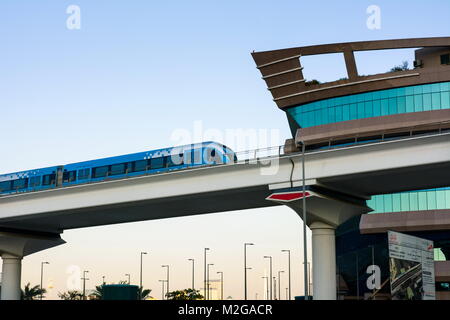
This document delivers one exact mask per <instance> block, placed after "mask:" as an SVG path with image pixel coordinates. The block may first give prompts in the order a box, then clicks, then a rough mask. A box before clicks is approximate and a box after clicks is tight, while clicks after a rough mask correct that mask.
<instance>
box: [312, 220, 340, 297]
mask: <svg viewBox="0 0 450 320" xmlns="http://www.w3.org/2000/svg"><path fill="white" fill-rule="evenodd" d="M309 227H310V229H311V232H312V260H313V261H312V267H313V272H312V273H313V293H314V300H336V245H335V238H336V237H335V227H333V226H331V225H329V224H326V223H323V222H313V223H312V224H311V225H310V226H309Z"/></svg>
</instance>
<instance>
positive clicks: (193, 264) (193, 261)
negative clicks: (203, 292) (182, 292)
mask: <svg viewBox="0 0 450 320" xmlns="http://www.w3.org/2000/svg"><path fill="white" fill-rule="evenodd" d="M188 260H189V261H192V290H195V287H194V275H195V272H194V268H195V260H194V259H188Z"/></svg>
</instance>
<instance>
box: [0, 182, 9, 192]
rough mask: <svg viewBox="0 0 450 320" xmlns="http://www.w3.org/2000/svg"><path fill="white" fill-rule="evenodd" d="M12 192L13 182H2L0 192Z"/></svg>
mask: <svg viewBox="0 0 450 320" xmlns="http://www.w3.org/2000/svg"><path fill="white" fill-rule="evenodd" d="M10 190H11V181H3V182H0V192H4V191H10Z"/></svg>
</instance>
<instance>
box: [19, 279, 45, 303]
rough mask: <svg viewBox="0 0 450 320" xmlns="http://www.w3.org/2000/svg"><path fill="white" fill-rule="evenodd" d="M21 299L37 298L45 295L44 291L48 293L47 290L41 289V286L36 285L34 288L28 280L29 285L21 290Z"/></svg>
mask: <svg viewBox="0 0 450 320" xmlns="http://www.w3.org/2000/svg"><path fill="white" fill-rule="evenodd" d="M21 291H22V292H21V297H20V298H21V300H36V298H37V297H40V296H41V294H42V295H44V293H47V290H45V289H41V288H40V286H38V285H36V286H34V287H32V288H30V283H29V282H28V283H27V285H26V286H25V288H24V289H23V290H21Z"/></svg>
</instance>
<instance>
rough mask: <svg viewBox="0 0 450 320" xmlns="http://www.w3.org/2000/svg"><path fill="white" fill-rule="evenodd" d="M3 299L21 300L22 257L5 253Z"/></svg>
mask: <svg viewBox="0 0 450 320" xmlns="http://www.w3.org/2000/svg"><path fill="white" fill-rule="evenodd" d="M2 260H3V268H2V293H1V300H20V292H21V291H20V277H21V273H22V257H17V256H14V255H10V254H3V255H2Z"/></svg>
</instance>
